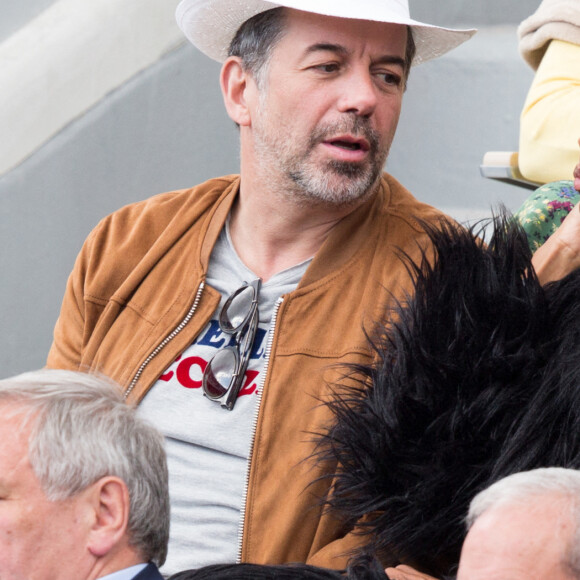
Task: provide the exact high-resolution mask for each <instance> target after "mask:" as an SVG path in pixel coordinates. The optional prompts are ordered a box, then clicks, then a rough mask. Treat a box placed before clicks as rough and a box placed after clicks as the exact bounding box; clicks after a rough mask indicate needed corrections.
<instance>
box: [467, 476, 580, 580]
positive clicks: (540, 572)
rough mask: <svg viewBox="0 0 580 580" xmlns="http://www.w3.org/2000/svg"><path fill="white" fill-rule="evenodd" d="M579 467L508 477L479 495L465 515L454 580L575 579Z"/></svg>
mask: <svg viewBox="0 0 580 580" xmlns="http://www.w3.org/2000/svg"><path fill="white" fill-rule="evenodd" d="M579 524H580V471H577V470H573V469H564V468H559V467H549V468H541V469H535V470H532V471H524V472H520V473H516V474H513V475H510V476H508V477H506V478H504V479H502V480H500V481H498V482H496V483H494V484H493V485H491V486H490V487H489V488H487V489H486V490H484V491H482V492H481V493H479V494H478V495H477V496H476V497H475V498H474V499H473V501H472V502H471V505H470V508H469V513H468V516H467V526H468V534H467V537H466V539H465V542H464V544H463V548H462V551H461V559H460V562H459V572H458V576H457V579H458V580H480V579H481V580H483V579H485V580H524V579H525V580H536V579H537V580H540V579H542V580H543V579H544V578H550V579H551V580H578V579H579V578H580V525H579Z"/></svg>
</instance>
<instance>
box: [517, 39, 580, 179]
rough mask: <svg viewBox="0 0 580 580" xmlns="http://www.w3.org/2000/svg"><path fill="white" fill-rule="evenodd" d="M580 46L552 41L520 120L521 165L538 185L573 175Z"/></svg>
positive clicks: (579, 116)
mask: <svg viewBox="0 0 580 580" xmlns="http://www.w3.org/2000/svg"><path fill="white" fill-rule="evenodd" d="M579 138H580V45H578V44H572V43H569V42H564V41H562V40H552V41H551V42H550V44H549V46H548V48H547V50H546V52H545V53H544V56H543V58H542V61H541V63H540V65H539V67H538V70H537V72H536V75H535V77H534V80H533V83H532V85H531V87H530V90H529V92H528V96H527V98H526V101H525V104H524V108H523V111H522V114H521V119H520V145H519V158H518V163H519V168H520V171H521V173H522V175H523V176H524V177H526V178H527V179H530V180H532V181H537V182H538V183H548V182H550V181H559V180H561V179H572V172H573V171H574V167H575V166H576V164H577V163H578V158H579V156H580V149H579V148H578V139H579Z"/></svg>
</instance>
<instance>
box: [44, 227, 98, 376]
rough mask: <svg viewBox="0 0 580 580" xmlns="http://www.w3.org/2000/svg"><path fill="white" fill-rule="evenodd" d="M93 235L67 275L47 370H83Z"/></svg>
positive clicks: (87, 331)
mask: <svg viewBox="0 0 580 580" xmlns="http://www.w3.org/2000/svg"><path fill="white" fill-rule="evenodd" d="M92 237H93V235H92V234H91V236H89V238H88V239H87V241H86V242H85V244H84V246H83V248H82V250H81V252H80V254H79V255H78V257H77V259H76V262H75V265H74V268H73V271H72V273H71V274H70V276H69V278H68V281H67V284H66V290H65V294H64V298H63V301H62V305H61V310H60V315H59V317H58V319H57V321H56V325H55V328H54V333H53V342H52V346H51V348H50V351H49V353H48V358H47V362H46V366H47V367H48V368H58V369H66V370H82V369H81V359H82V351H83V344H84V340H85V337H86V336H89V335H90V330H88V329H87V320H86V306H85V290H84V288H85V275H86V264H87V256H88V255H89V254H90V245H91V240H92Z"/></svg>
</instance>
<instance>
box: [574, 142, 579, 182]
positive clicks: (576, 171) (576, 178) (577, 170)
mask: <svg viewBox="0 0 580 580" xmlns="http://www.w3.org/2000/svg"><path fill="white" fill-rule="evenodd" d="M578 145H580V139H578ZM574 189H575V190H576V191H580V161H578V163H577V164H576V167H574Z"/></svg>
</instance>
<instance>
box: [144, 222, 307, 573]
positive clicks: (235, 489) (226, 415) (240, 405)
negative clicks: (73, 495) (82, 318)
mask: <svg viewBox="0 0 580 580" xmlns="http://www.w3.org/2000/svg"><path fill="white" fill-rule="evenodd" d="M309 263H310V260H308V261H306V262H303V263H301V264H299V265H297V266H294V267H292V268H289V269H288V270H284V271H283V272H280V273H278V274H276V275H275V276H273V277H272V278H271V279H270V280H268V281H267V282H266V283H264V284H262V286H261V288H260V293H259V297H258V311H259V327H258V330H257V333H256V339H255V341H254V346H253V349H252V354H251V358H250V362H249V364H248V369H247V370H246V377H245V381H244V384H243V385H242V389H241V391H240V394H239V397H238V399H237V401H236V404H235V406H234V408H233V410H232V411H228V410H226V409H223V408H222V407H221V406H220V405H219V404H218V403H216V402H214V401H211V400H210V399H208V398H207V397H204V396H203V393H202V389H201V380H202V376H203V370H204V369H205V366H206V365H207V361H209V360H210V359H211V358H212V356H213V355H214V354H215V353H216V352H217V350H218V349H219V348H221V347H222V346H225V345H227V344H228V343H230V341H231V340H232V337H231V336H230V335H228V334H226V333H223V332H222V331H221V330H220V328H219V323H218V314H219V311H220V310H221V308H222V306H223V304H224V303H225V301H226V299H227V297H228V296H229V295H230V294H231V293H232V292H234V291H235V290H237V289H238V288H239V287H240V286H242V283H243V282H249V281H251V280H254V279H256V275H255V274H254V273H253V272H251V271H250V270H249V269H248V268H247V267H246V266H245V265H244V264H243V262H242V261H241V260H240V258H239V257H238V255H237V254H236V252H235V250H234V247H233V245H232V243H231V239H230V237H229V231H228V229H227V228H224V230H223V231H222V233H221V235H220V237H219V239H218V242H217V244H216V246H215V248H214V250H213V252H212V256H211V260H210V265H209V269H208V275H207V283H208V284H209V285H210V286H212V287H213V288H215V289H216V290H218V291H219V292H221V294H222V299H221V302H220V305H219V307H218V309H217V310H216V312H215V313H214V315H213V316H212V319H211V321H210V322H209V324H208V325H207V326H206V328H205V329H204V330H203V331H202V332H201V333H200V335H199V336H198V337H197V338H196V340H195V342H194V343H193V344H192V345H191V346H190V347H189V348H188V349H187V350H186V351H185V352H184V353H183V354H182V355H181V356H180V357H179V358H178V359H177V360H176V361H175V362H174V363H173V364H172V365H171V366H170V367H169V368H168V369H166V371H165V372H164V373H163V375H161V377H160V379H159V380H158V381H157V383H155V384H154V385H153V387H152V388H151V390H150V391H149V392H148V393H147V395H146V396H145V398H144V399H143V401H142V403H141V404H140V406H139V414H140V415H141V416H143V417H144V418H146V419H148V420H149V421H150V422H151V423H153V425H155V426H156V427H157V428H158V429H160V430H161V431H162V432H163V434H164V435H165V438H166V450H167V460H168V467H169V492H170V498H171V530H170V540H169V553H168V558H167V562H166V564H165V566H164V567H163V573H164V574H174V573H176V572H178V571H180V570H184V569H188V568H197V567H200V566H205V565H208V564H216V563H222V562H223V563H227V562H235V561H236V558H237V553H238V544H239V533H238V532H239V526H240V509H241V505H242V498H243V492H244V486H245V479H246V472H247V466H248V458H249V454H250V446H251V440H252V437H253V432H252V424H253V419H254V415H255V413H256V400H257V397H256V395H257V392H258V388H259V385H261V372H262V370H263V368H264V362H265V354H266V344H267V339H268V333H269V327H270V321H271V318H272V313H273V311H274V307H275V304H276V301H277V300H278V298H279V297H280V296H282V295H283V294H287V293H288V292H291V291H292V290H293V289H294V288H295V287H296V285H297V284H298V282H299V281H300V278H301V277H302V275H303V274H304V271H305V270H306V268H307V267H308V264H309Z"/></svg>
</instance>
